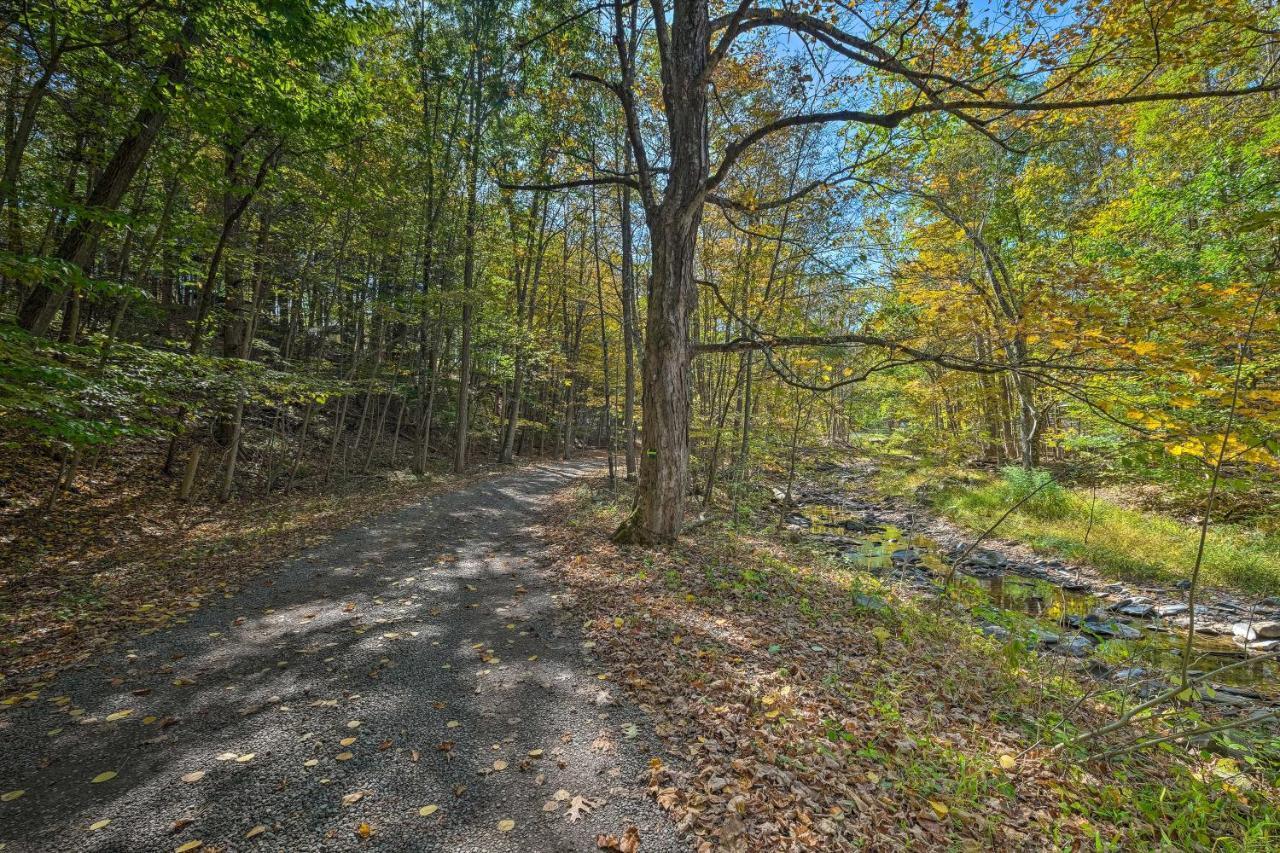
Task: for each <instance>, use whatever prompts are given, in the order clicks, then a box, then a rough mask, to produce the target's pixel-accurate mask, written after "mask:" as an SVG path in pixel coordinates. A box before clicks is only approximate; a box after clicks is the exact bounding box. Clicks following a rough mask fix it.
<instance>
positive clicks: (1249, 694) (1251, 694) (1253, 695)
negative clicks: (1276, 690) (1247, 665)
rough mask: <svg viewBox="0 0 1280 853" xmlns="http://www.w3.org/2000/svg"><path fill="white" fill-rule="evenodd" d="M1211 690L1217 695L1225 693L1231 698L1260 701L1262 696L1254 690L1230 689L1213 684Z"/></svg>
mask: <svg viewBox="0 0 1280 853" xmlns="http://www.w3.org/2000/svg"><path fill="white" fill-rule="evenodd" d="M1213 689H1214V690H1216V691H1218V692H1219V693H1227V694H1230V695H1232V696H1240V697H1242V698H1245V699H1261V698H1262V694H1261V693H1259V692H1258V691H1256V690H1250V689H1249V688H1248V687H1232V686H1230V685H1228V684H1215V685H1213Z"/></svg>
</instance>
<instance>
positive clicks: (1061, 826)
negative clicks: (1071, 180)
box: [0, 459, 1280, 853]
mask: <svg viewBox="0 0 1280 853" xmlns="http://www.w3.org/2000/svg"><path fill="white" fill-rule="evenodd" d="M600 474H601V470H600V464H599V461H598V460H592V459H587V460H582V461H579V462H573V463H554V464H537V463H535V464H531V465H527V466H525V467H522V468H520V469H517V470H514V471H512V470H510V469H507V470H506V471H505V472H503V473H500V474H498V475H497V476H489V475H488V474H485V475H481V476H478V477H476V478H474V479H472V480H469V481H456V480H447V479H441V480H439V481H437V482H436V483H435V484H434V485H432V486H430V487H427V488H428V489H429V490H430V492H431V493H430V494H428V495H424V494H423V491H424V487H423V486H420V485H419V486H408V485H406V486H405V487H404V488H391V487H388V488H380V489H378V490H376V491H375V492H374V493H373V494H371V495H366V496H365V497H363V498H357V497H344V498H330V499H321V498H318V497H305V496H296V497H295V498H291V499H290V500H291V501H297V502H320V501H322V500H323V501H324V506H326V507H327V509H326V510H325V512H323V513H319V512H317V513H316V514H315V516H314V517H301V518H298V519H295V521H294V523H293V524H291V525H290V524H284V525H281V524H280V523H279V522H278V521H274V520H270V519H276V518H277V517H278V518H279V519H284V518H286V517H287V514H286V513H287V510H288V508H289V507H288V506H286V505H285V504H284V503H282V504H281V505H280V506H279V507H276V508H275V509H273V510H271V511H269V512H268V511H266V510H265V509H264V508H263V507H262V506H260V507H259V509H258V511H257V512H255V513H249V514H250V515H254V516H256V521H253V520H250V519H243V520H241V521H240V522H237V523H236V525H232V526H231V528H230V529H234V530H243V531H245V532H244V534H243V535H237V536H225V537H224V536H219V537H215V538H214V541H219V542H224V543H229V544H223V545H220V546H218V547H211V546H210V544H209V540H208V539H207V538H204V539H202V538H200V536H197V537H196V539H197V542H202V543H203V544H199V545H198V544H196V543H193V542H192V541H189V540H187V539H185V538H183V537H176V536H175V537H171V538H172V539H173V541H171V542H170V543H169V545H168V547H169V550H168V551H167V552H166V551H164V545H163V542H162V541H161V540H162V539H163V536H156V535H155V534H146V535H143V534H138V537H139V538H137V539H135V540H134V543H135V544H134V548H135V549H138V550H139V553H138V554H137V555H136V556H137V559H136V560H133V561H132V562H129V564H128V565H130V566H132V567H133V568H130V569H128V571H127V572H126V574H125V575H123V577H124V580H123V581H122V584H124V588H123V589H119V588H115V587H111V588H106V589H99V590H98V592H97V595H99V596H101V597H102V599H103V602H104V603H103V606H101V607H96V608H93V609H91V610H89V611H88V612H89V613H90V614H93V613H98V612H105V613H108V614H110V613H113V612H119V613H121V614H123V615H122V616H121V618H119V619H110V618H108V619H106V620H105V621H104V622H97V621H93V622H77V621H76V620H77V619H79V618H80V616H79V615H78V611H77V612H73V613H70V614H67V615H66V617H65V618H67V619H68V622H67V624H69V625H71V626H72V628H73V630H72V631H71V632H69V633H63V634H60V635H54V636H51V637H49V638H48V639H47V640H45V641H44V642H43V643H42V644H41V645H39V646H38V648H39V649H41V650H42V651H41V653H40V654H35V653H31V654H28V655H26V656H25V657H18V658H12V659H11V661H10V664H12V663H13V661H14V660H19V659H21V660H25V661H27V662H30V663H33V664H34V666H35V668H36V669H37V671H39V672H41V673H43V675H42V676H41V680H42V681H43V682H49V683H40V684H28V685H26V686H25V688H24V689H23V690H22V691H21V692H19V693H16V694H11V695H10V697H9V698H8V699H7V700H5V702H6V703H7V704H5V705H4V706H3V707H0V731H2V732H3V733H4V737H5V740H6V744H7V749H6V750H4V751H3V752H0V849H4V850H5V851H11V850H12V851H28V850H32V851H34V850H46V849H76V850H87V851H115V850H130V851H132V850H147V851H150V850H157V851H160V850H183V851H190V850H195V849H208V850H241V849H256V848H258V847H262V846H264V845H265V848H266V849H289V850H303V851H305V850H322V849H323V850H332V849H357V848H359V849H364V848H366V847H368V848H381V849H423V850H459V851H468V850H472V851H490V850H493V851H502V850H540V851H541V850H566V851H568V850H595V849H605V850H618V851H625V853H636V851H637V850H643V851H662V850H683V849H691V848H692V849H697V850H700V851H710V850H728V851H748V850H750V851H754V850H782V849H792V850H844V849H850V850H852V849H859V850H901V849H906V848H910V849H940V850H941V849H975V850H976V849H984V850H985V849H1015V848H1028V849H1037V850H1038V849H1064V848H1072V849H1076V848H1084V847H1090V848H1095V849H1103V850H1109V849H1116V850H1120V849H1137V848H1147V849H1150V848H1158V847H1170V848H1177V849H1209V848H1213V849H1221V850H1233V849H1274V847H1273V846H1272V845H1274V844H1275V843H1276V842H1277V835H1278V834H1280V810H1278V809H1277V807H1276V805H1275V802H1276V797H1277V789H1276V784H1275V774H1274V772H1273V771H1274V768H1273V767H1272V766H1271V763H1270V762H1271V759H1270V757H1269V756H1270V753H1269V752H1267V751H1266V750H1265V749H1264V750H1253V751H1242V752H1241V753H1239V754H1238V755H1235V756H1234V757H1233V756H1230V755H1222V754H1220V753H1219V754H1215V753H1210V752H1207V751H1200V750H1186V749H1183V748H1181V747H1177V748H1172V749H1156V750H1145V751H1141V752H1137V753H1132V754H1129V755H1125V756H1123V757H1117V756H1113V755H1111V756H1109V755H1105V754H1103V755H1099V754H1097V753H1105V752H1106V750H1107V749H1108V748H1110V747H1114V746H1117V745H1123V744H1124V743H1125V742H1126V739H1127V738H1128V737H1129V733H1124V732H1121V733H1118V734H1117V735H1115V736H1112V738H1110V739H1108V740H1106V741H1098V742H1091V743H1088V744H1084V745H1080V746H1076V747H1071V746H1068V747H1066V748H1063V747H1062V745H1061V744H1062V741H1064V739H1066V736H1067V735H1070V734H1074V733H1077V732H1080V731H1083V730H1086V729H1088V728H1092V727H1095V726H1098V725H1100V724H1102V723H1105V722H1107V721H1109V720H1111V719H1114V717H1115V714H1116V712H1117V706H1116V704H1115V699H1116V695H1118V694H1113V693H1111V692H1108V691H1105V690H1099V689H1098V688H1097V685H1096V683H1095V682H1093V681H1091V680H1090V675H1089V672H1088V665H1087V664H1086V662H1084V661H1079V660H1074V659H1067V658H1062V657H1060V656H1052V655H1044V654H1038V653H1036V650H1035V649H1027V648H1025V647H1023V646H1021V645H1019V644H1017V643H1007V642H1006V643H1002V642H999V641H997V640H995V639H993V638H992V637H989V636H985V635H983V633H982V632H981V631H979V630H978V629H977V626H975V624H974V622H973V620H972V618H970V616H969V614H967V613H966V612H962V611H961V610H960V609H959V608H957V607H954V606H946V605H942V606H940V605H939V602H938V601H937V600H936V599H933V598H925V597H923V596H921V595H920V593H919V590H918V589H912V588H909V587H907V586H905V585H901V584H895V583H894V582H892V581H891V580H888V579H885V578H878V577H875V576H872V575H871V574H868V573H864V572H858V571H851V570H850V569H849V566H848V565H847V564H842V563H840V562H839V560H837V559H834V558H833V557H832V555H831V553H830V549H829V548H824V547H822V544H821V543H817V542H814V541H811V540H810V539H808V538H806V537H804V536H802V535H798V534H797V533H796V532H795V531H787V530H784V531H779V530H778V529H777V520H778V518H777V511H776V509H775V508H767V507H760V508H757V510H756V512H755V514H754V515H750V514H747V515H744V516H742V517H740V518H739V520H738V521H737V522H734V521H733V520H731V519H715V520H712V521H710V522H708V523H703V524H700V525H695V526H694V527H693V528H692V529H691V530H690V531H689V532H688V535H686V536H685V537H683V538H682V540H681V542H680V543H679V545H677V546H675V547H673V548H671V549H668V550H665V551H652V550H647V549H640V548H622V547H618V546H615V545H613V544H612V543H611V542H610V541H609V540H608V533H609V532H610V531H611V530H612V529H613V528H614V526H615V525H616V524H617V523H618V522H619V521H620V520H621V518H622V517H623V516H624V515H625V513H626V511H627V507H628V505H629V502H630V486H629V485H628V484H625V483H619V484H617V485H616V487H613V488H611V487H609V486H608V484H607V482H606V481H605V480H604V479H603V478H602V477H601V476H600ZM366 485H368V484H366ZM415 489H416V491H415ZM85 500H88V498H87V497H86V498H85ZM361 501H363V502H362V503H361ZM303 505H309V504H308V503H300V504H299V506H298V507H294V509H295V510H296V509H298V508H299V507H301V506H303ZM317 505H319V504H317ZM270 506H272V507H275V503H272V504H270ZM183 511H189V512H191V513H193V515H194V514H197V513H200V512H203V513H204V514H205V515H204V517H205V518H211V517H213V516H216V515H217V514H218V513H220V512H229V510H227V509H223V510H217V509H214V510H209V509H205V510H196V509H192V510H183ZM277 511H278V512H279V513H281V514H280V515H279V516H277ZM218 517H221V516H218ZM102 518H103V516H102V515H98V516H94V515H92V514H91V513H90V514H88V515H86V516H83V517H81V518H80V521H79V522H78V523H79V524H80V525H81V526H82V527H83V528H86V529H90V528H93V525H94V524H95V523H96V524H101V523H102ZM360 518H367V519H372V520H369V521H365V522H357V520H358V519H360ZM95 519H96V521H95ZM770 519H772V520H771V521H770ZM206 524H209V525H212V526H211V527H206V528H202V529H203V530H205V532H206V533H208V532H209V531H210V530H217V531H220V532H221V531H225V530H226V529H228V528H226V527H224V525H226V524H227V522H225V521H219V522H213V521H207V522H206ZM237 525H241V526H237ZM150 526H151V527H154V526H155V525H154V522H153V523H152V524H151V525H150ZM139 527H140V528H141V527H146V525H139ZM93 529H96V528H93ZM272 531H274V532H272ZM45 541H48V542H52V541H56V540H54V539H46V540H45ZM69 541H78V540H76V539H75V537H70V538H69ZM255 541H260V542H271V543H274V544H272V545H270V546H269V547H268V546H264V547H263V548H262V549H261V550H260V551H258V552H257V553H256V555H255V557H254V559H252V560H250V559H247V555H249V554H254V553H255V549H254V548H253V543H254V542H255ZM146 543H149V544H147V545H146V547H145V548H144V547H143V545H144V544H146ZM115 547H123V546H115ZM291 548H305V549H306V550H305V552H304V553H303V554H302V555H301V556H298V557H295V558H290V559H282V555H283V554H285V553H287V552H288V550H289V549H291ZM49 553H52V550H51V549H50V550H47V551H46V552H45V556H43V557H42V558H41V563H40V565H42V566H44V568H41V569H40V571H41V572H42V573H43V576H45V577H56V573H55V572H54V571H53V568H52V567H51V564H49V561H51V560H52V558H51V557H49V556H48V554H49ZM127 553H128V549H127V548H126V549H125V550H123V551H120V550H112V549H104V550H102V551H101V552H100V553H95V555H94V556H95V560H97V561H98V565H100V566H101V565H103V564H104V563H103V561H107V562H109V560H110V558H111V555H112V554H115V555H116V558H117V559H118V558H119V555H120V554H127ZM164 553H169V554H175V555H176V554H188V555H189V557H188V558H184V559H183V560H180V561H175V562H174V565H175V566H181V567H186V568H183V569H182V570H181V571H182V572H183V574H181V575H180V576H179V577H178V578H177V580H175V581H173V582H172V583H170V582H168V581H164V578H165V577H166V574H165V572H164V571H161V570H159V569H147V570H143V568H141V567H143V566H146V565H152V566H157V567H162V566H163V565H164V561H163V560H158V559H156V557H157V555H161V554H164ZM202 555H203V556H202ZM188 559H189V562H188ZM47 564H48V565H47ZM72 574H73V576H74V575H75V573H74V572H73V573H72ZM105 576H106V577H110V576H112V575H111V574H110V573H106V575H105ZM84 577H85V578H91V579H93V582H94V583H101V582H102V581H101V578H102V577H104V574H103V571H102V570H101V569H99V571H98V573H97V574H84ZM153 577H154V578H156V579H155V580H150V579H151V578H153ZM162 581H163V582H162ZM148 584H155V586H148ZM184 584H187V585H192V586H195V585H198V586H199V587H200V590H199V591H197V590H192V589H189V588H188V590H187V591H188V592H189V593H190V595H189V596H186V597H184V596H183V595H181V593H182V591H183V585H184ZM135 587H136V588H137V589H141V590H145V592H138V591H136V590H135ZM130 590H135V591H133V593H132V596H133V597H130ZM201 591H202V592H203V594H200V592H201ZM117 595H118V596H121V597H122V602H118V603H117V602H113V600H112V599H111V598H110V596H117ZM148 597H149V598H150V601H148ZM24 600H29V601H31V602H34V604H33V607H34V608H38V607H40V606H44V605H40V604H39V601H40V599H39V598H38V597H37V598H31V599H24ZM139 602H141V603H139ZM146 603H153V604H154V607H152V608H146V607H145V604H146ZM153 609H156V610H160V611H162V613H163V615H157V616H155V617H154V621H152V617H146V618H139V617H140V616H141V614H148V613H151V611H152V610H153ZM29 618H30V619H31V624H39V621H40V619H41V618H43V617H42V616H41V615H40V614H39V613H35V612H34V611H33V614H32V615H31V616H30V617H29ZM77 626H79V627H77ZM77 631H84V632H86V633H87V634H89V635H90V636H91V637H93V638H94V640H93V643H92V644H91V645H88V646H85V645H81V643H80V639H79V638H78V636H77V633H76V632H77ZM122 638H127V639H126V640H125V641H124V642H120V641H121V639H122ZM15 669H17V668H16V667H15ZM59 670H61V674H60V675H56V676H55V675H54V673H56V672H58V671H59ZM12 684H13V681H12V680H11V681H10V685H12ZM1131 699H1132V697H1131V696H1127V695H1126V696H1123V697H1122V699H1121V701H1130V700H1131ZM1200 713H1201V712H1200V711H1197V710H1195V709H1192V708H1181V709H1178V710H1177V712H1176V717H1171V718H1170V722H1174V721H1176V722H1178V723H1186V722H1188V721H1189V720H1190V721H1193V722H1194V720H1196V719H1198V717H1197V715H1199V714H1200ZM1205 713H1206V714H1207V713H1208V712H1205ZM1204 720H1205V721H1211V718H1210V717H1209V716H1206V717H1204ZM1162 724H1163V722H1157V723H1155V725H1162Z"/></svg>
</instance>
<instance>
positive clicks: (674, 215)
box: [615, 0, 711, 545]
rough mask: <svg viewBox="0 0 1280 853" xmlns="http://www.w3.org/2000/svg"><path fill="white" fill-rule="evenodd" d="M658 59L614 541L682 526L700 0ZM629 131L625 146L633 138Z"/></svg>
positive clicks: (656, 539) (671, 30)
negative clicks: (643, 311) (637, 424)
mask: <svg viewBox="0 0 1280 853" xmlns="http://www.w3.org/2000/svg"><path fill="white" fill-rule="evenodd" d="M664 29H665V30H666V31H667V32H666V36H667V37H666V39H665V41H667V42H668V43H667V46H666V48H667V49H666V52H665V55H664V56H663V57H662V78H663V87H662V95H663V101H664V103H665V106H666V110H665V112H666V118H667V132H668V137H669V140H670V146H671V153H670V173H669V176H668V182H667V187H666V192H665V193H664V194H663V198H662V201H661V203H659V204H658V205H657V206H656V208H654V209H653V210H651V211H650V212H648V219H649V234H650V241H651V243H652V246H651V257H652V264H653V279H652V281H651V283H650V290H649V309H648V317H647V320H646V323H645V342H644V366H643V381H644V402H643V414H644V432H643V441H642V443H641V458H640V484H639V489H638V491H637V494H636V508H635V511H634V512H633V513H632V515H631V517H630V518H628V519H627V521H625V522H624V523H623V524H622V526H621V527H620V528H619V529H618V531H617V532H616V534H615V538H616V539H617V540H618V541H620V542H632V543H637V544H646V545H661V544H667V543H670V542H673V541H674V540H675V539H676V537H677V536H678V535H679V534H680V528H681V527H682V526H683V524H684V502H685V483H686V480H687V479H688V474H689V410H690V405H689V377H688V374H689V361H690V357H691V356H692V347H691V346H690V343H689V320H690V318H691V316H692V314H693V310H694V308H695V307H696V305H697V285H696V283H695V281H694V266H693V265H694V253H695V249H696V246H697V239H698V227H699V226H700V225H701V223H702V208H703V203H704V201H705V193H706V189H705V183H706V179H707V171H708V154H707V90H706V81H705V80H704V79H703V72H704V71H705V69H706V67H707V62H708V60H709V55H708V42H709V40H710V37H711V30H710V25H709V22H708V18H707V4H706V2H705V0H676V2H675V4H674V9H673V12H672V17H671V24H670V27H666V26H665V25H664ZM637 141H638V140H636V139H635V138H634V137H633V139H632V142H633V145H634V144H635V143H636V142H637Z"/></svg>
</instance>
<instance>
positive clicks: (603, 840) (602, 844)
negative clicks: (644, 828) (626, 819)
mask: <svg viewBox="0 0 1280 853" xmlns="http://www.w3.org/2000/svg"><path fill="white" fill-rule="evenodd" d="M596 846H597V847H599V848H600V849H601V850H613V851H616V853H637V851H639V850H640V830H638V829H636V828H635V827H634V826H628V827H627V831H626V832H624V833H622V838H618V836H616V835H597V836H596Z"/></svg>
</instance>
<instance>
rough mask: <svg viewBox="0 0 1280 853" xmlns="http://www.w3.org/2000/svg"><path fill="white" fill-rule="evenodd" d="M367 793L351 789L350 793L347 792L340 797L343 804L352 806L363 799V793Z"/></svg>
mask: <svg viewBox="0 0 1280 853" xmlns="http://www.w3.org/2000/svg"><path fill="white" fill-rule="evenodd" d="M367 793H368V791H352V792H351V793H350V794H347V795H345V796H344V797H343V798H342V804H343V805H344V806H354V805H355V804H356V803H358V802H360V801H361V800H363V799H364V795H365V794H367Z"/></svg>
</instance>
